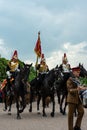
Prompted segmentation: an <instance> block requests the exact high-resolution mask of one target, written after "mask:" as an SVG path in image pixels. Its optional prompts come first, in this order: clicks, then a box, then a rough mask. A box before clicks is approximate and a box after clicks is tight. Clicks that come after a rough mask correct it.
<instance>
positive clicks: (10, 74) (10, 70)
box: [6, 50, 20, 93]
mask: <svg viewBox="0 0 87 130" xmlns="http://www.w3.org/2000/svg"><path fill="white" fill-rule="evenodd" d="M17 72H20V65H19V61H18V53H17V50H15V51H14V53H13V56H12V58H11V60H10V61H9V62H8V64H7V68H6V74H7V84H8V85H7V86H8V87H7V92H8V93H11V89H12V84H13V83H14V80H15V75H16V73H17Z"/></svg>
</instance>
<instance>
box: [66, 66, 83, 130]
mask: <svg viewBox="0 0 87 130" xmlns="http://www.w3.org/2000/svg"><path fill="white" fill-rule="evenodd" d="M74 69H75V68H74ZM76 70H77V68H76ZM76 70H72V71H76ZM76 81H77V79H76V77H74V78H71V77H70V78H69V79H68V80H67V90H68V95H67V103H68V130H81V128H80V127H81V122H82V118H83V115H84V108H83V104H82V100H81V98H80V96H79V91H78V90H79V89H78V88H79V87H78V84H77V82H76ZM76 110H77V112H78V115H77V120H76V123H75V127H74V128H73V118H74V117H73V114H74V112H75V111H76Z"/></svg>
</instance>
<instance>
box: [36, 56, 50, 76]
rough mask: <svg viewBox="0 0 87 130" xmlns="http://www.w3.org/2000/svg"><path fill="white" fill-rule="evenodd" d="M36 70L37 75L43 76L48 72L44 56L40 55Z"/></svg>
mask: <svg viewBox="0 0 87 130" xmlns="http://www.w3.org/2000/svg"><path fill="white" fill-rule="evenodd" d="M36 69H37V71H38V74H45V73H46V72H48V71H49V68H48V65H47V64H46V60H45V58H44V54H42V58H41V62H40V64H38V65H36Z"/></svg>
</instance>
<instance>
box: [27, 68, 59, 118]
mask: <svg viewBox="0 0 87 130" xmlns="http://www.w3.org/2000/svg"><path fill="white" fill-rule="evenodd" d="M58 77H61V73H60V70H59V68H58V66H56V67H55V68H53V69H51V70H49V71H48V72H47V73H45V74H40V75H39V76H38V77H36V78H35V79H34V80H32V81H31V82H30V85H31V87H30V93H31V94H30V95H31V96H30V109H29V111H30V112H32V100H33V96H34V94H36V95H37V96H38V99H37V110H39V103H40V100H41V98H42V106H43V116H47V115H46V112H45V107H46V98H47V97H51V101H52V103H53V109H52V112H51V116H52V117H54V113H55V99H54V95H55V88H54V82H55V80H56V79H57V78H58Z"/></svg>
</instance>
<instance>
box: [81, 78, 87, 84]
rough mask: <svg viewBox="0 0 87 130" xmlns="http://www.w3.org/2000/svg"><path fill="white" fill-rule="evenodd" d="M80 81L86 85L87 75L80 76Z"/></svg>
mask: <svg viewBox="0 0 87 130" xmlns="http://www.w3.org/2000/svg"><path fill="white" fill-rule="evenodd" d="M80 81H81V84H83V85H86V86H87V77H85V78H83V77H80Z"/></svg>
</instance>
